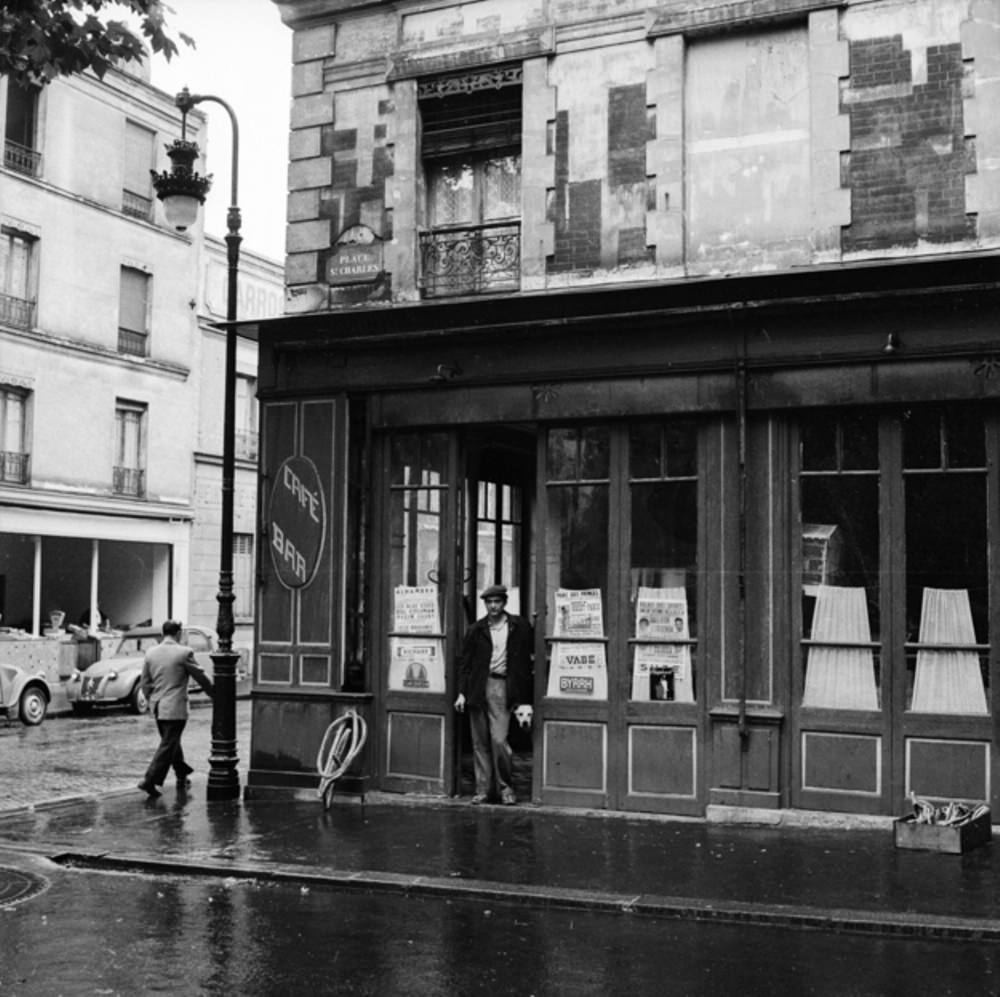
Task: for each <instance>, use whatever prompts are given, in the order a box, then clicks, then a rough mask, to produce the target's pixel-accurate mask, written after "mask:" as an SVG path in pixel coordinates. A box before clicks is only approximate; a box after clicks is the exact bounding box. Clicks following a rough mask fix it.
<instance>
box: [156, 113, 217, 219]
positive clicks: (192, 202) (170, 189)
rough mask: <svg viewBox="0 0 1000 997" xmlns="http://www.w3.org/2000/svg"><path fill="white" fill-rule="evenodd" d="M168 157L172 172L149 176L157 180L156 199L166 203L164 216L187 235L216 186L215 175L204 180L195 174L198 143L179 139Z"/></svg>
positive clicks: (183, 126) (168, 151)
mask: <svg viewBox="0 0 1000 997" xmlns="http://www.w3.org/2000/svg"><path fill="white" fill-rule="evenodd" d="M183 121H184V124H183V125H182V128H184V129H185V130H186V126H187V114H186V113H185V115H184V119H183ZM167 156H168V158H169V159H170V163H171V169H170V170H164V172H163V173H157V172H156V170H150V171H149V172H150V173H151V174H152V177H153V189H154V190H155V191H156V196H157V197H158V198H159V199H160V200H161V201H162V202H163V213H164V214H165V215H166V216H167V221H168V222H169V223H170V224H171V225H173V227H174V228H175V229H177V231H178V232H183V231H184V230H185V229H187V228H188V227H189V226H190V225H193V224H194V222H195V219H196V218H197V217H198V208H199V207H200V206H201V205H202V204H204V203H205V195H206V194H207V193H208V191H209V189H210V188H211V186H212V175H211V174H209V175H208V176H202V175H201V174H200V173H196V172H195V170H194V163H195V160H196V159H197V158H198V143H197V142H188V141H187V140H186V139H183V138H179V139H177V141H176V142H171V143H170V145H168V146H167Z"/></svg>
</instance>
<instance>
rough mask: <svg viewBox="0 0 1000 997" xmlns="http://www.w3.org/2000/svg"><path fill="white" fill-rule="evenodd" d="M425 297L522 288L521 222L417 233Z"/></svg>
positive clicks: (485, 292)
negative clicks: (418, 234) (418, 235)
mask: <svg viewBox="0 0 1000 997" xmlns="http://www.w3.org/2000/svg"><path fill="white" fill-rule="evenodd" d="M420 276H421V285H422V287H423V292H424V296H425V297H428V298H443V297H448V296H450V295H456V294H487V293H490V292H493V291H516V290H518V289H519V288H520V286H521V223H520V222H490V223H488V224H486V225H470V226H465V227H463V228H455V227H452V226H449V227H448V228H440V229H433V230H431V231H429V232H421V233H420Z"/></svg>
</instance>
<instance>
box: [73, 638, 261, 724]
mask: <svg viewBox="0 0 1000 997" xmlns="http://www.w3.org/2000/svg"><path fill="white" fill-rule="evenodd" d="M161 639H162V634H161V633H160V628H159V627H133V628H132V629H131V630H128V631H126V632H125V633H124V634H122V636H121V638H120V639H119V641H118V643H117V644H116V645H115V648H114V650H113V651H112V652H111V654H110V655H109V656H108V657H106V658H101V659H100V660H99V661H95V662H94V664H92V665H90V667H89V668H87V669H85V670H83V671H79V670H75V671H74V672H73V674H72V675H71V676H70V678H69V681H68V682H67V683H66V695H67V697H68V699H69V702H70V706H71V707H72V709H73V712H74V713H88V712H89V711H90V710H91V709H93V708H94V707H95V706H127V707H129V709H131V710H132V712H133V713H145V712H146V710H147V709H148V708H149V704H148V703H147V702H146V697H145V696H144V695H143V692H142V688H141V686H140V679H141V678H142V663H143V661H144V660H145V658H146V651H147V650H148V649H149V648H150V647H152V646H153V645H154V644H158V643H159V642H160V640H161ZM181 643H182V644H186V645H187V646H188V647H190V648H191V650H192V651H194V656H195V660H196V661H197V662H198V664H199V666H200V667H201V668H202V669H203V670H204V672H205V674H206V675H208V677H209V678H211V677H212V675H213V663H212V658H211V653H212V652H213V651H215V650H217V649H218V646H219V642H218V638H217V637H216V635H215V631H213V630H208V629H206V628H205V627H184V629H183V630H182V631H181ZM239 654H240V660H239V661H238V662H237V665H236V693H237V695H241V694H242V695H246V694H247V693H248V692H249V686H250V678H249V671H248V665H247V657H246V653H245V652H244V651H242V650H241V651H239ZM188 691H189V692H190V693H192V694H194V695H196V696H204V695H205V693H204V691H203V690H202V688H201V686H200V685H198V683H197V682H195V681H194V680H193V679H192V681H191V684H190V685H189V686H188Z"/></svg>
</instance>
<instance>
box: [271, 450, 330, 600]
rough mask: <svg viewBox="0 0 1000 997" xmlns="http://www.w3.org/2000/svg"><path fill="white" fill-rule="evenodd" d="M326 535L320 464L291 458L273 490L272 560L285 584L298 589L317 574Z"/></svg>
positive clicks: (279, 471)
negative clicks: (318, 467)
mask: <svg viewBox="0 0 1000 997" xmlns="http://www.w3.org/2000/svg"><path fill="white" fill-rule="evenodd" d="M325 536H326V499H325V497H324V494H323V483H322V482H321V481H320V479H319V472H318V471H317V470H316V465H315V464H314V463H313V462H312V461H311V460H309V458H308V457H289V458H288V459H287V460H286V461H285V462H284V463H283V464H282V465H281V467H279V468H278V473H277V475H276V476H275V479H274V487H273V488H272V489H271V562H272V563H273V564H274V570H275V571H276V572H277V573H278V578H279V579H280V580H281V583H282V584H283V585H285V586H287V587H288V588H292V589H297V588H303V587H304V586H306V585H308V584H309V583H310V582H311V581H312V580H313V577H314V576H315V574H316V569H317V568H318V567H319V560H320V557H321V555H322V553H323V538H324V537H325Z"/></svg>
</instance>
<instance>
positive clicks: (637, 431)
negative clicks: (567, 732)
mask: <svg viewBox="0 0 1000 997" xmlns="http://www.w3.org/2000/svg"><path fill="white" fill-rule="evenodd" d="M697 440H698V436H697V427H696V424H695V423H694V422H693V421H691V420H684V419H676V420H672V421H669V422H663V423H659V422H656V423H641V424H638V425H635V426H632V427H631V428H630V429H629V458H630V464H629V477H630V479H631V485H630V493H631V503H630V513H631V538H632V539H631V547H630V550H631V554H630V564H629V566H630V573H629V575H630V577H629V589H630V590H629V606H630V635H631V637H632V642H633V651H632V684H631V691H630V698H631V699H633V700H640V701H654V702H669V701H674V702H689V703H690V702H694V689H695V682H694V673H695V663H696V660H697V655H696V649H697V644H696V643H695V638H696V637H697V636H698V613H697V592H698V586H697V577H698V482H697V478H696V477H695V474H696V470H697V459H696V458H697ZM650 479H654V480H650Z"/></svg>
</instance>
